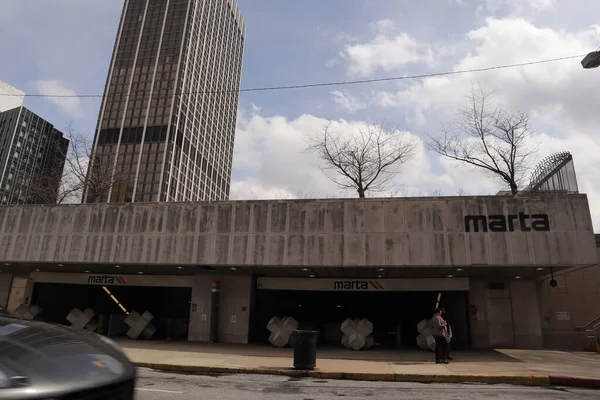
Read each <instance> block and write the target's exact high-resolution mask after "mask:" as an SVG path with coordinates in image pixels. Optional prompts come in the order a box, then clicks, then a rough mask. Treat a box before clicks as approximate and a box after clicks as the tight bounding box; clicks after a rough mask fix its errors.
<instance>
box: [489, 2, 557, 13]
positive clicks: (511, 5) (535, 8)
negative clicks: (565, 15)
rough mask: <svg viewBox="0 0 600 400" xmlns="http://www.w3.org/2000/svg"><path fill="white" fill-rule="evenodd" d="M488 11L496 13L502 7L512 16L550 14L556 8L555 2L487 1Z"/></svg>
mask: <svg viewBox="0 0 600 400" xmlns="http://www.w3.org/2000/svg"><path fill="white" fill-rule="evenodd" d="M486 3H487V8H488V11H490V12H492V13H494V12H496V11H497V10H498V9H499V8H501V7H502V6H506V7H508V9H509V14H510V15H512V16H516V15H519V16H522V15H524V14H531V13H538V12H548V11H552V10H554V9H555V8H556V1H555V0H486Z"/></svg>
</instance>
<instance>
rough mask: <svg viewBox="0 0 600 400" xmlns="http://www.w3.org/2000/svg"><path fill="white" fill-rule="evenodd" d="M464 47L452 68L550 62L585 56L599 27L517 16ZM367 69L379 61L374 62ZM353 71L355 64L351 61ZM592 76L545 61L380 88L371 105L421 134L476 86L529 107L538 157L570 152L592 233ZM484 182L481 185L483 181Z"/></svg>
mask: <svg viewBox="0 0 600 400" xmlns="http://www.w3.org/2000/svg"><path fill="white" fill-rule="evenodd" d="M466 37H467V42H468V44H469V46H468V47H469V50H468V51H465V52H464V53H463V54H462V56H460V57H459V58H458V59H457V61H456V62H455V64H454V70H467V69H477V68H485V67H490V66H497V65H506V64H515V63H523V62H530V61H536V60H545V59H551V58H555V57H564V56H571V55H579V54H586V53H587V52H588V51H590V50H593V49H595V48H596V47H597V43H598V42H600V26H591V27H588V28H583V29H581V30H578V31H565V30H553V29H549V28H544V27H538V26H536V25H534V24H533V23H532V22H529V21H526V20H525V19H522V18H505V19H495V18H488V19H487V20H486V21H485V22H484V25H483V26H481V27H479V28H477V29H474V30H472V31H471V32H469V33H468V34H467V36H466ZM372 57H373V58H372V59H371V60H370V61H369V60H365V61H364V64H365V65H369V62H377V58H376V57H375V56H372ZM349 66H350V67H352V66H353V64H352V63H349ZM597 80H598V75H597V71H595V70H593V71H588V70H584V69H582V67H581V65H580V59H579V58H574V59H570V60H564V61H557V62H550V63H542V64H537V65H532V66H527V67H521V68H507V69H502V70H494V71H488V72H482V73H474V74H458V75H454V76H445V77H433V78H428V79H424V80H421V81H418V82H415V83H412V84H410V85H399V86H398V87H399V88H400V89H399V90H396V91H383V92H379V93H377V95H376V100H375V102H374V103H376V104H377V105H379V106H381V107H384V108H398V109H402V111H403V112H407V113H409V114H410V115H411V117H410V118H409V120H410V121H412V122H417V123H420V124H421V125H422V129H423V131H424V132H427V131H430V130H435V126H434V125H433V124H432V122H435V121H437V122H439V121H448V120H449V119H451V118H453V117H454V116H455V112H456V110H457V108H459V106H461V105H462V100H463V98H464V97H463V96H464V95H465V94H467V91H468V90H470V89H471V87H472V85H473V84H474V83H481V84H482V86H483V87H485V88H487V89H491V90H495V91H496V94H495V100H496V101H497V102H498V103H499V104H500V105H502V106H503V107H506V108H508V109H527V110H530V112H531V114H532V123H533V126H534V128H535V129H536V130H537V131H538V132H540V133H539V134H538V135H537V139H538V140H539V141H540V142H541V143H542V145H541V147H540V150H539V153H538V155H539V157H543V156H546V155H549V154H551V153H552V152H556V151H564V150H568V151H571V152H572V154H573V156H574V161H575V167H576V171H577V174H578V179H579V184H580V190H581V191H582V192H584V193H587V194H588V196H589V199H590V204H591V208H592V214H593V218H594V222H595V226H596V229H599V228H600V189H599V188H598V186H597V183H598V178H597V177H598V176H600V167H599V166H598V162H597V154H598V152H599V151H600V136H598V135H596V132H598V131H600V120H599V119H598V117H597V107H598V104H600V92H599V91H597V90H594V89H592V88H595V87H596V86H597V85H596V83H597ZM480 182H481V181H480Z"/></svg>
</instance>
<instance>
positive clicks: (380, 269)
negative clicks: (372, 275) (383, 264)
mask: <svg viewBox="0 0 600 400" xmlns="http://www.w3.org/2000/svg"><path fill="white" fill-rule="evenodd" d="M377 271H379V272H383V271H385V268H379V269H378V270H377Z"/></svg>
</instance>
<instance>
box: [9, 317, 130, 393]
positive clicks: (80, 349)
mask: <svg viewBox="0 0 600 400" xmlns="http://www.w3.org/2000/svg"><path fill="white" fill-rule="evenodd" d="M135 381H136V370H135V367H134V365H133V364H132V363H131V362H130V361H129V359H128V358H127V356H126V355H125V354H124V353H123V351H122V350H121V348H120V347H119V346H118V345H117V344H115V343H114V342H113V341H111V340H110V339H108V338H106V337H104V336H100V335H98V334H96V333H93V332H89V331H83V330H76V329H73V328H70V327H67V326H61V325H53V324H48V323H44V322H39V321H28V320H21V319H16V318H12V317H8V316H5V315H0V399H13V400H21V399H45V400H46V399H47V400H52V399H66V400H75V399H77V400H91V399H113V400H129V399H133V398H134V390H135Z"/></svg>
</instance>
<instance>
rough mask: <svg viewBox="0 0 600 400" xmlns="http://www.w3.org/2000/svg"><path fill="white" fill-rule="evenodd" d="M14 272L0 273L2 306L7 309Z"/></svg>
mask: <svg viewBox="0 0 600 400" xmlns="http://www.w3.org/2000/svg"><path fill="white" fill-rule="evenodd" d="M12 279H13V276H12V274H0V307H2V308H4V309H6V305H7V304H8V297H9V295H10V289H11V286H12Z"/></svg>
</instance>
